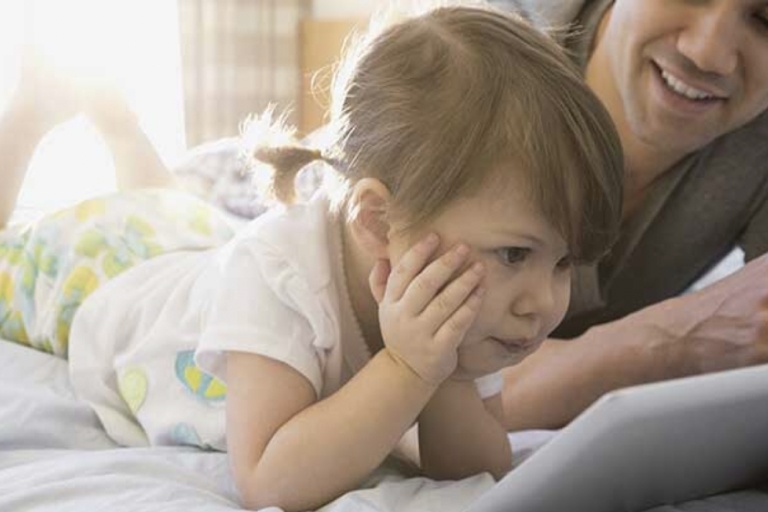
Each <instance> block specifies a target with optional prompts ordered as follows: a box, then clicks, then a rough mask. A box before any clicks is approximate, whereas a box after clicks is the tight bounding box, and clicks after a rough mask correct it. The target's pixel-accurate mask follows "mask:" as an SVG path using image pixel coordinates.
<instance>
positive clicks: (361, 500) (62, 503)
mask: <svg viewBox="0 0 768 512" xmlns="http://www.w3.org/2000/svg"><path fill="white" fill-rule="evenodd" d="M0 361H2V362H3V371H2V372H0V511H2V512H6V511H7V512H11V511H13V512H17V511H24V512H47V511H51V512H53V511H56V512H66V511H84V510H101V509H108V510H110V511H115V512H118V511H122V510H125V511H131V512H138V511H143V510H146V511H150V510H151V511H157V510H184V511H197V510H200V511H210V512H218V511H225V510H226V511H231V510H240V507H239V505H238V504H237V501H236V494H235V490H234V487H233V485H232V481H231V478H230V476H229V471H228V465H227V456H226V454H222V453H207V452H202V451H199V450H195V449H191V448H121V447H117V446H116V445H115V443H114V442H113V441H112V440H111V439H110V438H109V437H108V436H107V435H106V433H105V432H104V431H103V430H102V429H101V426H100V424H99V422H98V420H97V418H96V416H95V415H94V414H93V412H92V411H91V410H90V409H89V408H88V407H87V406H85V405H84V404H82V403H79V402H78V401H77V400H76V399H75V397H74V396H73V394H72V390H71V388H70V386H69V380H68V373H67V365H66V362H65V361H63V360H61V359H58V358H56V357H53V356H49V355H47V354H43V353H41V352H38V351H35V350H32V349H29V348H26V347H23V346H20V345H17V344H14V343H10V342H7V341H2V340H0ZM533 439H534V441H537V440H538V438H537V437H536V438H533ZM491 485H493V481H492V479H491V477H490V476H489V475H487V474H485V475H478V476H476V477H473V478H469V479H466V480H462V481H459V482H434V481H431V480H428V479H424V478H411V479H406V478H404V477H403V476H401V475H399V474H398V473H397V472H396V471H395V470H394V469H393V467H392V466H384V467H382V468H380V469H379V470H378V471H377V472H376V473H375V474H374V475H373V477H372V478H371V479H370V480H369V482H368V483H367V484H366V486H365V487H364V488H362V489H360V490H357V491H354V492H351V493H348V494H347V495H345V496H342V497H341V498H339V499H337V500H336V501H335V502H333V503H331V504H329V505H328V506H326V507H324V508H323V509H321V510H323V511H327V512H331V511H332V512H345V511H355V512H358V511H369V510H370V511H373V510H375V511H392V512H395V511H397V512H407V511H413V512H417V511H418V512H422V511H425V510H439V511H446V512H451V511H460V510H463V509H464V508H465V507H466V506H467V505H468V504H469V503H470V502H471V501H473V500H474V499H475V498H476V497H477V496H478V495H479V494H480V493H482V492H483V491H485V490H486V489H488V488H489V487H490V486H491Z"/></svg>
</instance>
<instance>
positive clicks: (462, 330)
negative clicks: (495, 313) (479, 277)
mask: <svg viewBox="0 0 768 512" xmlns="http://www.w3.org/2000/svg"><path fill="white" fill-rule="evenodd" d="M484 292H485V289H484V288H482V287H479V288H476V289H475V290H474V291H473V292H472V293H471V294H470V295H469V297H467V300H465V301H464V303H463V304H462V305H461V306H459V308H458V309H457V310H456V311H454V312H453V314H452V315H451V316H449V317H448V318H447V319H446V320H445V322H443V324H442V325H440V327H439V328H438V330H437V332H436V333H435V338H434V339H435V343H437V344H438V345H443V346H445V345H447V346H448V347H449V348H450V349H451V350H456V349H458V348H459V345H461V342H462V341H464V335H466V334H467V331H468V330H469V328H470V326H471V325H472V322H474V321H475V317H476V316H477V312H478V311H479V309H480V303H481V302H482V298H483V293H484Z"/></svg>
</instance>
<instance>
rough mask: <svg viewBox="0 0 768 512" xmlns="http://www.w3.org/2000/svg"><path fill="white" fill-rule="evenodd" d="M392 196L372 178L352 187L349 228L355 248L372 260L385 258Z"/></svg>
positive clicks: (387, 255)
mask: <svg viewBox="0 0 768 512" xmlns="http://www.w3.org/2000/svg"><path fill="white" fill-rule="evenodd" d="M391 199H392V194H390V193H389V190H388V189H387V187H386V185H384V184H383V183H382V182H381V181H379V180H377V179H374V178H363V179H361V180H360V181H358V182H357V183H355V185H354V186H353V187H352V194H351V197H350V203H349V212H350V215H349V219H348V220H349V224H350V231H351V232H352V236H353V237H354V238H355V241H356V242H357V245H358V246H359V247H360V248H362V249H363V250H364V251H366V252H367V253H368V254H369V255H371V256H373V257H375V258H385V259H386V258H388V257H389V253H388V247H389V227H390V226H389V220H388V218H387V214H388V213H389V209H390V206H391Z"/></svg>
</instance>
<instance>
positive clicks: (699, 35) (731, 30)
mask: <svg viewBox="0 0 768 512" xmlns="http://www.w3.org/2000/svg"><path fill="white" fill-rule="evenodd" d="M598 52H603V53H604V55H605V57H606V61H607V62H608V66H609V68H610V69H609V70H608V72H609V74H610V78H609V83H610V86H609V87H611V88H613V89H614V90H613V98H615V100H616V103H617V105H613V107H614V109H612V113H614V116H616V115H617V114H618V115H621V114H623V116H624V121H625V122H626V125H627V127H628V128H629V130H630V131H631V132H632V133H633V134H634V136H635V137H637V138H638V139H639V140H641V141H643V142H644V143H645V144H648V145H651V146H654V147H657V148H658V149H660V150H662V151H675V152H677V151H681V152H683V153H689V152H691V151H695V150H696V149H699V148H701V147H703V146H705V145H706V144H708V143H709V142H711V141H712V140H713V139H715V138H717V137H719V136H720V135H722V134H724V133H727V132H730V131H732V130H735V129H737V128H739V127H740V126H743V125H744V124H746V123H748V122H749V121H751V120H752V119H754V118H755V117H756V116H758V115H759V114H760V113H762V112H763V111H765V110H766V109H767V108H768V1H766V0H708V1H702V0H696V1H692V0H616V2H615V4H614V5H613V7H612V8H611V11H610V12H609V13H608V14H607V18H606V20H605V25H604V32H603V35H602V37H601V38H600V40H599V41H598V43H597V46H596V48H595V50H594V54H597V53H598ZM616 108H618V109H619V111H618V112H617V111H616ZM609 109H611V106H610V105H609Z"/></svg>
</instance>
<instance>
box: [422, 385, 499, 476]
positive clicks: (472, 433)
mask: <svg viewBox="0 0 768 512" xmlns="http://www.w3.org/2000/svg"><path fill="white" fill-rule="evenodd" d="M419 449H420V455H421V466H422V469H423V470H424V472H425V473H426V474H427V476H429V477H432V478H438V479H459V478H465V477H467V476H470V475H474V474H478V473H483V472H486V471H487V472H490V473H491V474H492V475H493V476H494V478H497V479H498V478H501V477H502V476H504V474H506V473H507V472H508V471H509V470H510V469H511V467H512V453H511V449H510V446H509V439H508V437H507V433H506V431H505V430H504V427H503V425H502V424H501V422H500V420H499V419H497V418H495V417H494V416H493V415H492V414H491V413H490V412H489V411H488V410H487V409H486V407H485V405H484V403H483V400H482V399H481V398H480V396H479V395H478V394H477V390H476V389H475V383H474V382H472V381H454V380H450V379H449V380H447V381H445V382H443V384H441V386H440V387H439V388H438V390H437V392H436V393H435V394H434V395H433V396H432V398H431V399H430V401H429V402H428V403H427V406H426V407H425V408H424V410H423V411H422V413H421V415H420V416H419Z"/></svg>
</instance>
